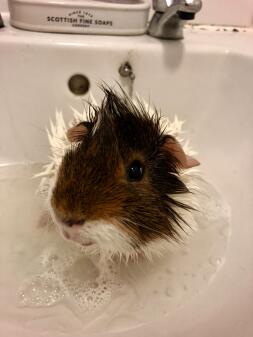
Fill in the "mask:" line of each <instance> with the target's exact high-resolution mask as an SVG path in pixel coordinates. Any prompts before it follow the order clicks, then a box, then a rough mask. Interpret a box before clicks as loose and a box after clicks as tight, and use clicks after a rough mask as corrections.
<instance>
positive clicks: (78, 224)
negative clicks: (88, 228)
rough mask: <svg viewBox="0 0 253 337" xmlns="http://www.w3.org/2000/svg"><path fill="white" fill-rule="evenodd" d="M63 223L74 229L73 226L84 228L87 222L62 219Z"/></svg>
mask: <svg viewBox="0 0 253 337" xmlns="http://www.w3.org/2000/svg"><path fill="white" fill-rule="evenodd" d="M62 222H63V223H64V225H66V226H68V227H73V226H82V225H83V224H84V222H85V221H84V220H77V219H62Z"/></svg>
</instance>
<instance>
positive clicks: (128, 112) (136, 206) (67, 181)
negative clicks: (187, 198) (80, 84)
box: [49, 87, 199, 258]
mask: <svg viewBox="0 0 253 337" xmlns="http://www.w3.org/2000/svg"><path fill="white" fill-rule="evenodd" d="M103 91H104V95H105V97H104V99H103V101H102V103H101V105H100V106H99V107H98V106H92V105H91V107H90V113H89V117H88V119H87V120H85V121H82V122H81V123H79V124H77V125H75V126H73V127H72V128H70V129H69V130H68V131H67V137H68V140H69V142H70V143H71V147H70V148H69V150H68V151H67V152H66V153H65V154H64V156H63V158H62V161H61V164H60V166H59V169H58V172H57V175H56V179H55V181H54V184H53V186H52V188H51V192H50V196H49V199H50V209H51V214H52V217H53V220H54V222H55V223H56V224H57V225H58V228H59V229H60V231H61V233H62V234H63V236H64V237H65V238H66V239H67V240H72V241H74V242H76V243H78V244H79V245H81V246H82V247H83V249H84V251H85V252H87V254H99V255H100V256H103V257H105V258H111V257H112V256H114V255H119V256H125V257H127V258H128V257H129V256H137V255H138V254H143V255H146V256H150V254H151V253H152V252H153V251H156V250H159V248H157V247H158V246H159V243H165V242H170V241H171V240H178V239H179V238H180V231H181V230H184V225H185V223H186V220H185V219H184V217H183V215H182V214H183V213H182V211H184V212H191V211H192V209H193V208H192V206H191V205H189V204H187V203H185V202H182V201H181V200H180V198H178V196H180V195H186V194H190V191H189V188H188V187H187V185H186V184H185V183H184V181H183V179H182V172H183V171H184V170H187V169H189V168H191V167H194V166H197V165H198V164H199V162H198V161H197V160H196V159H194V158H192V157H190V156H187V155H186V154H185V152H184V151H183V149H182V147H181V145H180V143H179V142H178V141H177V140H176V139H175V138H174V137H172V136H171V135H170V134H166V133H165V130H164V129H163V127H162V125H161V116H160V114H159V113H158V112H157V111H154V113H153V114H150V112H149V111H147V109H146V107H145V105H144V104H143V103H142V102H141V101H140V100H139V101H138V102H137V103H134V102H133V101H132V99H131V98H130V97H129V96H127V95H126V94H125V93H124V91H122V92H120V93H117V92H115V91H114V90H112V89H110V88H109V87H103ZM155 243H157V244H156V245H155Z"/></svg>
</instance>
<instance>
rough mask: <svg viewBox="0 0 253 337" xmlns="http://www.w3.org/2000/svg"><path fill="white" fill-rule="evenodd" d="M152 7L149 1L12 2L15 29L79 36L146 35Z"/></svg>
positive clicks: (59, 0) (47, 0)
mask: <svg viewBox="0 0 253 337" xmlns="http://www.w3.org/2000/svg"><path fill="white" fill-rule="evenodd" d="M149 7H150V6H149V2H147V1H145V0H139V1H138V0H132V1H131V0H121V1H114V0H100V1H97V0H95V1H85V0H83V1H81V0H67V1H66V0H54V1H52V0H9V9H10V23H11V25H13V26H14V27H16V28H21V29H27V30H33V31H44V32H58V33H60V32H62V33H77V34H104V35H138V34H144V33H145V32H146V27H147V21H148V14H149Z"/></svg>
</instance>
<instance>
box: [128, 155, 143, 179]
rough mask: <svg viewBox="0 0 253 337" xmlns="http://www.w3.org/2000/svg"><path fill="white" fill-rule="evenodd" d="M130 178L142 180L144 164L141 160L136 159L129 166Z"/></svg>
mask: <svg viewBox="0 0 253 337" xmlns="http://www.w3.org/2000/svg"><path fill="white" fill-rule="evenodd" d="M127 174H128V180H129V181H140V180H141V179H142V177H143V174H144V166H143V165H142V163H141V162H140V161H139V160H134V161H133V162H132V163H131V165H130V166H129V168H128V172H127Z"/></svg>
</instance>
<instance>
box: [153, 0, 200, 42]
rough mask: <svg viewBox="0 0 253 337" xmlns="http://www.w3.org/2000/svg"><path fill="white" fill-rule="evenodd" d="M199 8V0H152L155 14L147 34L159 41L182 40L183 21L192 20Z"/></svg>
mask: <svg viewBox="0 0 253 337" xmlns="http://www.w3.org/2000/svg"><path fill="white" fill-rule="evenodd" d="M201 7H202V1H201V0H153V9H154V11H155V13H154V15H153V17H152V19H151V21H150V24H149V28H148V34H149V35H151V36H154V37H158V38H161V39H172V40H177V39H182V38H183V26H184V23H185V21H186V20H193V19H194V18H195V14H196V13H197V12H199V11H200V10H201Z"/></svg>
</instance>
